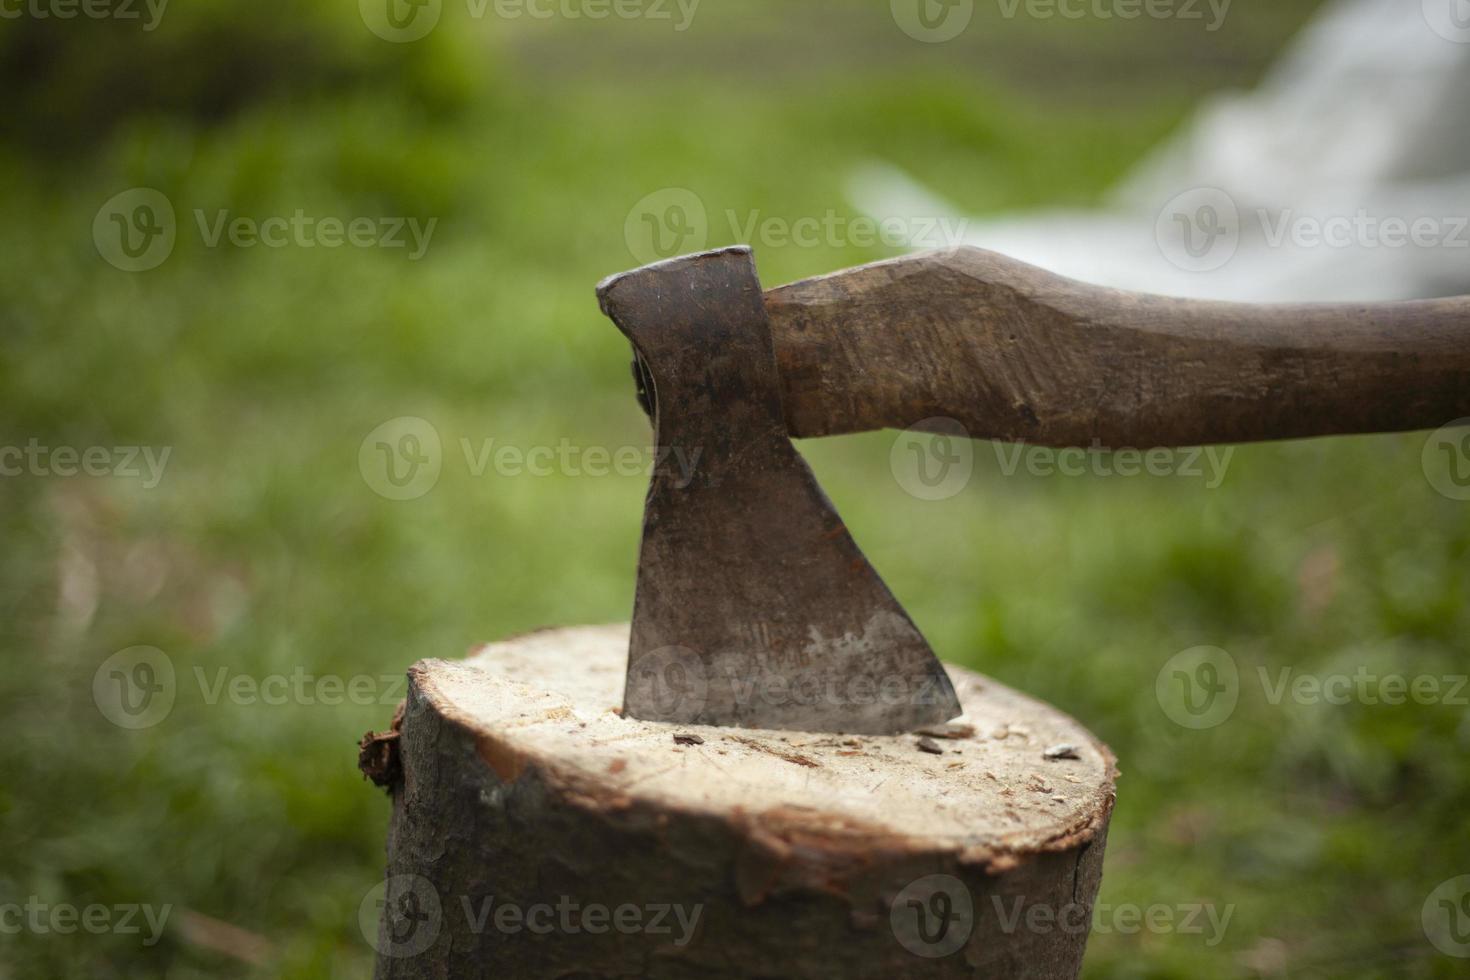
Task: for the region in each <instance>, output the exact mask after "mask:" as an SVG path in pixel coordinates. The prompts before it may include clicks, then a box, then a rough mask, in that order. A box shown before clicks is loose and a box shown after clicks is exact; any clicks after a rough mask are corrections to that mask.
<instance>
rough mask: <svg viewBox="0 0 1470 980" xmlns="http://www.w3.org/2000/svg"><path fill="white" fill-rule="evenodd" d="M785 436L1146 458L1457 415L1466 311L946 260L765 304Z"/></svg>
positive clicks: (991, 259)
mask: <svg viewBox="0 0 1470 980" xmlns="http://www.w3.org/2000/svg"><path fill="white" fill-rule="evenodd" d="M765 296H766V308H767V311H768V313H769V315H770V320H771V329H772V333H773V334H774V339H775V349H776V360H777V363H778V366H779V369H780V375H781V383H782V396H783V399H784V404H785V414H786V421H787V425H788V428H789V429H790V431H791V434H792V435H793V436H796V437H813V436H825V435H838V434H841V433H846V432H863V431H867V430H870V429H880V428H906V427H909V426H913V425H915V424H916V423H919V422H921V421H923V420H925V419H929V418H933V417H948V418H951V419H955V420H957V421H959V422H960V423H962V424H963V425H964V426H965V428H966V429H968V430H969V433H970V435H971V436H972V437H974V438H980V439H1001V440H1008V441H1025V442H1030V443H1036V444H1039V445H1049V446H1090V445H1093V444H1098V445H1101V446H1105V447H1113V448H1117V447H1124V446H1127V447H1137V448H1151V447H1155V446H1193V445H1208V444H1212V443H1222V442H1252V441H1257V440H1263V439H1290V438H1298V437H1305V436H1322V435H1337V434H1346V433H1369V432H1398V431H1408V430H1414V429H1433V428H1438V427H1439V426H1441V425H1444V424H1445V423H1447V422H1450V421H1452V420H1454V419H1456V418H1460V417H1463V416H1470V297H1459V298H1455V299H1444V300H1426V301H1416V302H1406V303H1387V304H1340V305H1291V306H1256V305H1249V304H1240V303H1215V302H1201V301H1197V300H1183V299H1173V298H1169V297H1162V296H1149V295H1144V294H1138V293H1127V292H1121V291H1118V290H1112V289H1103V288H1099V287H1096V286H1090V285H1086V284H1084V283H1080V282H1075V281H1073V280H1070V279H1064V278H1062V277H1060V276H1056V275H1053V274H1051V273H1049V272H1046V271H1044V270H1042V269H1038V268H1035V267H1034V266H1029V265H1026V264H1024V263H1021V262H1017V261H1014V260H1012V259H1008V258H1005V257H1004V256H1001V255H997V254H995V253H992V252H985V251H982V250H979V249H974V248H957V249H947V250H944V251H938V252H929V253H925V254H921V255H915V256H910V257H907V258H902V259H895V260H892V261H888V262H879V263H876V264H874V265H869V266H863V267H861V268H858V269H852V270H849V271H846V272H839V273H836V274H834V275H830V276H824V277H821V278H817V279H808V280H804V281H802V282H797V283H793V284H791V285H789V286H782V287H780V288H777V289H772V290H770V291H768V292H767V293H766V294H765Z"/></svg>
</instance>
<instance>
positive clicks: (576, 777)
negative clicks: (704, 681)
mask: <svg viewBox="0 0 1470 980" xmlns="http://www.w3.org/2000/svg"><path fill="white" fill-rule="evenodd" d="M627 647H628V627H627V626H616V627H592V628H574V629H563V630H552V631H546V632H540V633H534V634H531V635H528V636H522V637H519V638H516V639H513V640H508V641H505V642H502V643H495V644H491V645H489V646H486V647H483V648H481V649H480V650H478V651H476V652H475V653H474V654H473V655H472V656H471V657H470V658H469V659H468V660H464V661H442V660H426V661H423V662H420V663H418V664H416V665H415V666H414V667H413V668H412V669H411V670H410V671H409V678H410V682H411V683H410V688H409V694H408V699H407V703H406V707H405V709H404V710H403V712H402V716H401V725H400V726H398V727H399V736H398V738H397V740H396V743H394V744H393V745H392V746H391V747H392V748H393V750H394V751H393V753H392V754H393V755H394V756H395V758H393V759H391V760H389V759H386V758H384V760H383V761H384V762H385V763H392V764H389V765H383V766H380V767H379V769H380V770H381V771H389V772H390V773H391V775H389V776H387V777H385V781H388V782H389V783H390V785H391V790H392V797H393V816H392V823H391V827H390V831H389V838H388V877H387V881H386V883H385V885H384V886H383V889H384V893H383V895H382V902H381V906H382V908H383V910H384V911H383V914H382V915H381V917H380V919H379V923H378V931H377V936H376V938H377V941H376V944H375V945H376V947H377V949H378V952H379V958H378V967H377V976H378V977H379V978H381V980H397V978H413V980H418V978H429V977H435V978H454V980H464V978H497V980H498V978H516V980H535V978H542V977H545V978H571V977H577V978H593V977H598V978H601V977H629V978H632V977H656V978H707V977H772V978H776V977H780V978H793V977H794V978H805V977H812V978H823V980H847V978H868V977H872V978H882V980H889V978H895V977H906V978H908V977H996V978H1010V977H1037V978H1054V977H1066V978H1072V977H1075V976H1076V975H1077V973H1078V971H1079V969H1080V966H1081V960H1082V953H1083V948H1084V946H1085V945H1086V940H1087V932H1088V928H1089V926H1090V925H1091V918H1092V904H1093V901H1094V899H1095V898H1096V895H1097V889H1098V886H1099V883H1100V881H1101V874H1102V862H1103V848H1104V844H1105V841H1106V836H1107V827H1108V818H1109V816H1110V815H1111V812H1112V805H1113V798H1114V781H1115V779H1116V777H1117V769H1116V767H1115V764H1114V759H1113V756H1112V753H1111V752H1110V751H1109V750H1108V749H1107V747H1106V746H1104V745H1103V744H1102V743H1101V742H1099V741H1098V740H1097V739H1095V738H1094V737H1093V736H1092V735H1091V734H1089V733H1088V732H1087V731H1086V730H1085V729H1084V728H1083V727H1082V726H1081V725H1079V724H1078V723H1077V722H1076V721H1074V720H1073V719H1071V718H1069V717H1067V716H1066V715H1064V714H1062V713H1060V712H1058V711H1056V710H1055V709H1053V708H1051V707H1048V706H1047V705H1044V704H1041V703H1039V702H1037V701H1034V700H1032V699H1030V698H1027V697H1025V696H1024V695H1021V694H1018V693H1016V692H1015V691H1012V690H1010V689H1008V688H1006V687H1003V686H1002V685H1000V684H998V683H996V682H995V681H993V680H990V679H989V678H986V677H982V676H980V675H978V674H975V673H972V672H970V671H967V670H963V669H960V668H956V667H950V668H949V670H950V673H951V677H952V678H953V680H954V682H955V687H956V689H957V691H958V692H959V695H960V699H961V702H962V704H963V705H964V707H965V715H964V717H963V718H961V719H959V720H958V721H957V722H954V723H951V724H950V725H948V726H944V727H943V728H942V729H940V730H936V731H932V732H928V733H927V734H919V733H915V734H910V735H901V736H843V735H824V734H802V733H792V732H770V731H755V730H742V729H728V728H710V727H700V726H690V725H671V724H663V723H653V722H643V721H637V720H633V719H625V718H622V717H620V714H619V705H621V703H622V687H623V674H624V669H625V664H626V656H627ZM380 747H382V746H380ZM368 754H370V753H365V758H366V757H367V755H368ZM374 914H376V913H374Z"/></svg>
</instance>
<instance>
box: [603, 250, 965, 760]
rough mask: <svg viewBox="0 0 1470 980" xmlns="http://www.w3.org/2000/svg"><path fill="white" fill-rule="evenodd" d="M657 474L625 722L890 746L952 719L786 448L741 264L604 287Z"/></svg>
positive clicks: (653, 272)
mask: <svg viewBox="0 0 1470 980" xmlns="http://www.w3.org/2000/svg"><path fill="white" fill-rule="evenodd" d="M598 297H599V299H600V300H601V303H602V308H603V311H604V312H606V313H607V315H608V316H610V317H611V318H612V320H613V322H614V323H616V324H617V326H618V328H619V329H620V330H622V331H623V333H624V334H625V335H626V336H627V337H628V339H629V340H630V341H631V342H632V343H633V346H634V349H635V351H636V353H637V357H638V364H639V371H638V373H639V376H640V384H641V386H642V387H643V388H644V389H645V395H646V400H647V404H648V406H649V407H650V408H651V409H652V414H653V417H654V426H655V429H656V432H657V441H658V445H659V447H660V455H661V458H662V460H663V462H662V463H661V464H660V465H659V466H657V467H656V468H655V473H654V476H653V481H652V485H651V487H650V489H649V494H648V502H647V509H646V511H645V515H644V528H643V542H642V549H641V553H640V558H639V566H638V585H637V597H636V600H635V602H634V609H633V634H632V645H631V648H630V650H629V657H628V679H627V689H626V694H625V701H624V711H625V713H626V714H628V715H629V716H631V717H636V718H642V719H647V720H655V721H670V722H684V723H696V724H709V725H725V726H733V727H745V728H772V729H785V730H796V731H822V732H853V733H863V734H893V733H897V732H902V731H907V730H911V729H913V728H916V727H919V726H922V725H926V724H933V723H938V722H943V721H947V720H949V719H950V718H953V717H955V716H956V715H958V714H959V713H960V710H961V709H960V706H959V702H958V700H957V699H956V697H955V693H954V688H953V686H952V685H951V684H950V681H949V678H948V676H947V675H946V674H945V672H944V668H943V667H942V666H941V665H940V663H939V661H938V659H937V658H936V657H935V656H934V653H933V651H932V650H931V649H930V648H929V644H928V643H927V642H926V641H925V640H924V638H923V636H921V635H920V633H919V631H918V629H917V628H916V627H915V626H914V624H913V622H912V621H911V620H910V619H909V617H908V615H907V614H906V613H905V612H904V611H903V608H902V607H901V606H900V605H899V604H898V602H897V600H896V599H894V597H893V594H892V593H891V592H889V590H888V588H887V586H885V585H884V584H883V581H882V580H881V579H880V578H879V577H878V574H877V573H876V572H875V571H874V570H873V568H872V566H871V565H869V564H868V561H867V559H866V558H864V557H863V554H862V552H861V551H860V550H858V547H857V544H856V543H855V542H854V541H853V539H852V536H851V535H850V534H848V532H847V529H846V527H844V525H843V523H842V519H841V518H840V517H839V516H838V515H837V512H836V510H835V509H834V508H833V506H832V504H831V502H830V501H829V500H828V499H827V497H826V495H825V494H824V493H823V492H822V490H821V488H820V487H819V486H818V485H817V481H816V479H815V477H814V476H813V475H812V472H811V470H810V469H809V468H808V467H807V465H806V462H805V461H804V460H803V459H802V458H801V456H800V455H798V453H797V452H796V449H795V448H794V447H793V446H792V445H791V440H790V438H789V437H788V435H787V432H786V424H785V421H784V417H783V414H782V407H781V397H780V386H779V380H778V378H777V375H776V364H775V357H774V354H773V351H772V341H771V332H770V324H769V322H768V321H767V319H766V311H765V307H764V304H763V301H762V294H761V287H760V282H759V280H758V279H757V277H756V271H755V264H754V261H753V259H752V257H751V254H750V250H749V249H747V248H732V249H724V250H721V251H716V252H707V253H703V254H700V255H694V256H688V257H686V258H681V259H674V260H671V261H668V262H661V263H658V264H656V265H652V266H648V267H645V268H643V269H639V270H636V271H633V272H629V273H624V274H623V275H620V276H614V277H612V278H611V279H608V280H606V281H605V282H603V283H602V284H601V285H600V286H599V287H598Z"/></svg>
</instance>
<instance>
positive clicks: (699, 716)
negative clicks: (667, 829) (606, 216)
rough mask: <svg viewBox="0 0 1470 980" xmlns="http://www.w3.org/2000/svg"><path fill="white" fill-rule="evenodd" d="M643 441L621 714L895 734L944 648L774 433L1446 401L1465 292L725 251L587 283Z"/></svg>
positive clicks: (934, 711) (1085, 432) (1469, 309)
mask: <svg viewBox="0 0 1470 980" xmlns="http://www.w3.org/2000/svg"><path fill="white" fill-rule="evenodd" d="M597 293H598V298H599V300H600V302H601V306H602V310H603V312H604V313H606V314H607V315H608V316H609V317H610V318H611V319H612V321H613V322H614V323H615V324H616V325H617V327H618V328H619V329H620V330H621V331H622V332H623V334H624V335H625V336H626V337H627V338H628V339H629V341H631V342H632V345H633V349H634V358H635V360H634V373H635V377H636V381H637V385H638V392H639V397H640V400H641V401H642V403H643V405H644V408H645V409H646V410H647V411H648V413H649V415H650V416H651V417H652V419H653V424H654V429H655V432H656V434H657V444H658V445H659V446H660V447H661V448H663V449H678V450H679V451H680V453H681V455H682V457H683V458H684V459H686V460H687V459H697V460H698V463H697V466H696V468H695V470H694V472H693V473H692V474H688V473H676V472H674V471H673V470H671V469H669V468H667V467H659V468H657V469H656V470H655V472H654V475H653V480H652V485H651V487H650V489H649V493H648V500H647V505H646V509H645V514H644V523H643V539H642V546H641V550H640V554H639V563H638V580H637V591H636V597H635V600H634V608H633V626H632V641H631V645H630V649H629V655H628V674H627V686H626V693H625V696H624V698H625V700H624V706H623V709H624V713H625V715H627V716H629V717H635V718H641V719H645V720H651V721H668V722H681V723H691V724H706V725H721V726H729V727H744V728H765V729H778V730H794V731H812V732H847V733H854V734H897V733H900V732H905V731H911V730H913V729H916V728H919V727H921V726H927V725H936V724H941V723H943V722H945V721H948V720H949V719H952V718H954V717H956V716H957V715H958V714H960V706H959V701H958V700H957V699H956V697H955V692H954V688H953V686H952V685H951V684H950V681H949V678H948V676H947V675H946V674H945V671H944V668H943V667H942V666H941V665H940V663H939V660H938V659H937V658H936V657H935V656H934V653H933V651H932V650H931V649H930V647H929V644H928V643H927V641H925V639H924V637H923V636H922V635H921V634H920V632H919V630H918V628H917V627H916V626H915V625H914V623H913V621H912V620H911V619H910V618H909V616H908V614H907V613H905V612H904V610H903V608H902V607H901V606H900V605H899V603H898V601H897V600H896V599H895V598H894V597H893V594H892V593H891V592H890V591H889V590H888V588H887V586H885V585H884V584H883V581H882V579H880V578H879V577H878V574H877V572H875V571H874V570H873V568H872V566H871V565H869V563H868V561H867V559H866V558H865V557H864V556H863V553H862V552H861V551H860V550H859V549H858V546H857V544H856V543H855V542H854V541H853V539H852V536H851V535H850V534H849V533H848V531H847V528H846V527H845V526H844V525H843V522H842V518H841V517H839V516H838V514H837V511H836V509H835V508H834V507H833V506H832V503H831V502H830V501H829V500H828V499H827V497H826V495H825V494H824V493H823V492H822V490H821V488H820V487H819V486H818V484H817V481H816V479H815V477H814V476H813V475H812V472H811V470H810V469H809V468H808V467H807V465H806V463H805V462H804V461H803V460H802V458H801V456H800V455H798V454H797V452H796V449H795V448H794V447H793V446H792V443H791V439H792V438H793V437H796V438H809V437H816V436H828V435H838V434H842V433H851V432H862V431H868V430H872V429H880V428H888V427H893V428H911V427H915V426H917V425H919V424H921V423H924V422H926V421H928V420H935V419H941V420H952V421H949V422H946V424H945V427H946V428H948V427H949V426H951V425H953V423H958V424H959V425H961V426H963V427H964V430H965V432H966V433H967V434H968V435H969V436H971V437H973V438H977V439H994V440H1002V441H1012V442H1015V441H1019V442H1026V443H1031V444H1036V445H1043V446H1056V447H1062V446H1089V447H1093V446H1095V447H1100V448H1121V447H1129V448H1137V449H1148V448H1158V447H1183V446H1198V445H1209V444H1215V443H1235V442H1252V441H1259V440H1267V439H1292V438H1303V437H1308V436H1327V435H1336V434H1347V433H1372V432H1402V431H1410V430H1415V429H1429V428H1436V427H1438V426H1441V425H1444V424H1445V423H1446V422H1449V421H1450V420H1453V419H1456V418H1459V417H1463V416H1467V415H1470V297H1459V298H1454V299H1440V300H1426V301H1416V302H1402V303H1385V304H1338V305H1333V304H1311V305H1249V304H1237V303H1218V302H1200V301H1195V300H1182V299H1173V298H1168V297H1163V296H1150V295H1143V294H1137V293H1129V292H1121V291H1117V290H1111V289H1103V288H1099V287H1096V286H1090V285H1086V284H1084V283H1080V282H1076V281H1073V280H1069V279H1065V278H1062V277H1060V276H1056V275H1053V274H1051V273H1048V272H1045V271H1043V270H1041V269H1038V268H1035V267H1033V266H1029V265H1026V264H1024V263H1021V262H1017V261H1014V260H1011V259H1008V258H1006V257H1004V256H1001V255H997V254H994V253H991V252H986V251H982V250H980V249H975V248H967V247H966V248H955V249H946V250H942V251H936V252H929V253H924V254H920V255H914V256H910V257H906V258H900V259H894V260H891V261H886V262H878V263H874V264H872V265H866V266H862V267H859V268H856V269H850V270H848V271H845V272H838V273H834V274H832V275H828V276H823V277H819V278H815V279H808V280H804V281H802V282H797V283H793V284H791V285H788V286H782V287H780V288H777V289H773V290H771V291H769V292H763V291H762V289H761V285H760V281H759V279H758V278H757V276H756V270H755V262H754V258H753V257H752V254H751V251H750V249H749V248H746V247H736V248H726V249H720V250H716V251H711V252H703V253H700V254H697V255H690V256H685V257H683V258H676V259H671V260H669V261H666V262H659V263H655V264H654V265H650V266H645V267H644V268H641V269H636V270H634V271H632V272H626V273H623V274H621V275H616V276H613V277H611V278H609V279H606V280H604V281H603V282H602V283H601V284H599V286H598V289H597Z"/></svg>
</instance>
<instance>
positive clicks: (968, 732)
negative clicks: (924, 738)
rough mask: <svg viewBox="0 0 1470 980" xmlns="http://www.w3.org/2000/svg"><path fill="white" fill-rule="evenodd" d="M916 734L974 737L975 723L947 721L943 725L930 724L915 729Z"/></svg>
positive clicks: (952, 737)
mask: <svg viewBox="0 0 1470 980" xmlns="http://www.w3.org/2000/svg"><path fill="white" fill-rule="evenodd" d="M914 734H915V735H930V736H933V737H934V738H948V739H956V738H973V737H974V736H975V726H974V725H958V724H955V723H954V722H946V723H945V724H943V725H928V726H926V727H924V728H916V729H914Z"/></svg>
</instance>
